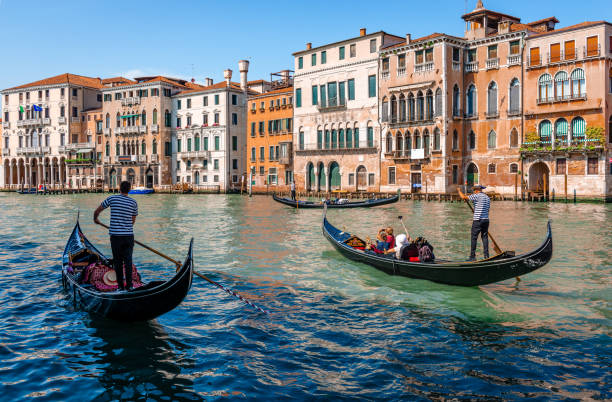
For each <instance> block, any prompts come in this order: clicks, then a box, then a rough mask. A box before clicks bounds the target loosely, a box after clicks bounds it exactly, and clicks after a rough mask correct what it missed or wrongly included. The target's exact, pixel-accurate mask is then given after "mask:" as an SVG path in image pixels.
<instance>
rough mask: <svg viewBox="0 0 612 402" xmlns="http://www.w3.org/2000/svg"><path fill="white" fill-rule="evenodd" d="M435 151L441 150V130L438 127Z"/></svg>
mask: <svg viewBox="0 0 612 402" xmlns="http://www.w3.org/2000/svg"><path fill="white" fill-rule="evenodd" d="M434 150H436V151H439V150H440V129H439V128H438V127H436V128H435V129H434Z"/></svg>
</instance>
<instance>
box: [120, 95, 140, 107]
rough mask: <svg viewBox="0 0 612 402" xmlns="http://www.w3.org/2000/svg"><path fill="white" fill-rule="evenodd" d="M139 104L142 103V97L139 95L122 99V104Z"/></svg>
mask: <svg viewBox="0 0 612 402" xmlns="http://www.w3.org/2000/svg"><path fill="white" fill-rule="evenodd" d="M139 104H140V97H138V96H131V97H129V98H123V99H121V106H129V105H139Z"/></svg>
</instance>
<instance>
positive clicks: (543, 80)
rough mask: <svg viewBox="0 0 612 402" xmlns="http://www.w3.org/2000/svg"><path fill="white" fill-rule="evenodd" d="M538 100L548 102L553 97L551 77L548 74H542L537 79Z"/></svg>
mask: <svg viewBox="0 0 612 402" xmlns="http://www.w3.org/2000/svg"><path fill="white" fill-rule="evenodd" d="M538 96H539V97H538V100H539V101H540V102H548V101H550V100H552V97H553V86H552V77H551V76H550V74H543V75H541V76H540V78H538Z"/></svg>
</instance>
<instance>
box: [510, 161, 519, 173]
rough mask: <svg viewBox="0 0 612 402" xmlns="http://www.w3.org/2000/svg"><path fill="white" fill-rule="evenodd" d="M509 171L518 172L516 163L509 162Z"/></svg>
mask: <svg viewBox="0 0 612 402" xmlns="http://www.w3.org/2000/svg"><path fill="white" fill-rule="evenodd" d="M510 173H518V163H511V164H510Z"/></svg>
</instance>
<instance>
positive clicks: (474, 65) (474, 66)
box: [465, 61, 478, 73]
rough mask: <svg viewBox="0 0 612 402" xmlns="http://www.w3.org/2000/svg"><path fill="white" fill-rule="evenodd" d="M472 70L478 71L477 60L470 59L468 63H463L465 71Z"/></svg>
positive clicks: (469, 71)
mask: <svg viewBox="0 0 612 402" xmlns="http://www.w3.org/2000/svg"><path fill="white" fill-rule="evenodd" d="M474 71H478V62H477V61H470V62H469V63H465V72H466V73H471V72H474Z"/></svg>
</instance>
